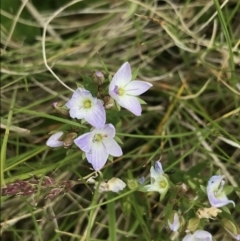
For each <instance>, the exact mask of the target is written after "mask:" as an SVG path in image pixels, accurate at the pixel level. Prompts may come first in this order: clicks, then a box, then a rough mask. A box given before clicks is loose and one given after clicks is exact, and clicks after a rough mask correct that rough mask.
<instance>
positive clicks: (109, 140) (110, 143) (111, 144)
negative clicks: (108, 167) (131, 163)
mask: <svg viewBox="0 0 240 241" xmlns="http://www.w3.org/2000/svg"><path fill="white" fill-rule="evenodd" d="M115 134H116V131H115V128H114V126H113V125H112V124H106V125H104V126H103V127H102V128H95V129H93V130H92V131H91V132H88V133H86V134H83V135H82V136H79V137H78V138H76V139H75V140H74V143H75V144H76V145H77V146H78V147H79V148H80V149H81V150H82V151H84V152H85V154H86V157H87V160H88V162H89V163H91V164H92V166H93V168H94V169H95V170H99V169H101V168H102V167H103V166H104V165H105V163H106V161H107V159H108V156H109V155H112V156H115V157H119V156H121V155H122V149H121V147H120V146H119V145H118V143H117V142H116V141H115V140H114V139H113V138H114V136H115Z"/></svg>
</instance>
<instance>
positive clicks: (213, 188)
mask: <svg viewBox="0 0 240 241" xmlns="http://www.w3.org/2000/svg"><path fill="white" fill-rule="evenodd" d="M224 184H225V181H224V179H223V176H221V175H219V176H212V177H211V178H210V180H209V181H208V185H207V195H208V200H209V202H210V204H211V205H212V207H215V208H218V207H222V206H225V205H227V204H228V203H232V204H233V205H234V206H235V203H234V201H232V200H229V199H228V198H227V196H226V194H225V192H224V190H223V186H224Z"/></svg>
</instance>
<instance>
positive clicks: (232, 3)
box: [1, 0, 240, 241]
mask: <svg viewBox="0 0 240 241" xmlns="http://www.w3.org/2000/svg"><path fill="white" fill-rule="evenodd" d="M239 23H240V1H239V0H226V1H218V0H214V1H212V0H185V1H184V0H182V1H180V0H179V1H178V0H169V1H160V0H159V1H157V0H143V1H142V0H89V1H87V0H85V1H84V0H83V1H80V0H75V1H70V0H42V1H39V0H32V1H30V0H21V1H20V0H1V185H4V184H10V183H12V182H14V181H17V180H26V179H28V178H30V177H31V176H32V175H35V176H37V177H38V178H40V179H41V178H43V177H44V176H49V177H51V178H53V179H54V180H57V181H59V182H60V181H67V180H77V179H79V178H80V179H81V178H82V177H85V176H87V175H88V174H89V173H90V172H91V170H90V169H89V167H90V165H89V164H88V163H87V161H86V160H82V158H81V153H78V152H72V151H71V150H62V149H60V150H55V151H54V150H50V149H49V148H47V147H46V146H45V142H46V140H47V138H48V137H49V135H48V133H49V132H50V131H52V130H56V129H59V128H61V129H69V128H70V127H69V122H68V121H67V120H66V119H62V117H61V115H59V114H57V113H56V111H55V110H54V109H53V107H52V103H53V102H56V101H59V100H62V101H66V100H68V98H69V97H70V96H71V92H70V91H69V90H68V89H67V88H65V87H64V86H63V85H62V84H61V83H60V82H59V81H58V79H57V78H59V79H60V80H62V81H63V82H64V83H65V84H66V85H67V86H70V87H71V88H73V89H75V88H76V84H77V83H81V81H82V76H84V75H88V76H91V74H92V72H93V71H95V70H102V71H104V69H103V66H102V63H101V61H103V62H104V63H105V65H106V66H107V68H108V71H109V72H110V73H111V74H114V73H115V72H116V71H117V69H118V68H119V67H120V66H121V65H122V64H123V63H124V62H125V61H129V62H130V64H131V66H132V69H137V68H139V74H138V79H141V80H144V81H149V82H151V83H152V84H153V85H154V86H153V87H152V88H151V90H150V91H148V92H147V93H145V95H144V96H143V99H144V100H145V101H146V102H147V105H145V106H144V107H143V108H144V112H143V115H142V116H141V117H139V118H136V117H133V116H132V115H131V114H128V113H127V112H126V113H125V112H123V113H124V115H123V116H122V119H121V122H119V123H118V136H119V137H120V138H121V139H122V141H123V143H124V145H123V146H122V147H123V151H124V155H123V157H121V158H119V159H116V160H114V162H113V163H112V162H108V165H107V167H106V168H104V170H103V173H104V177H106V178H107V177H111V176H113V175H114V176H118V177H120V178H122V179H123V180H125V181H126V180H127V179H128V178H132V177H135V178H138V177H141V176H145V177H147V176H149V168H150V165H151V164H150V162H153V161H155V160H157V159H159V157H161V162H162V164H163V166H164V170H166V171H169V170H171V169H174V170H175V172H174V173H173V174H172V175H171V180H172V182H173V183H175V184H176V183H180V182H184V183H186V184H187V185H188V186H189V187H190V188H191V189H192V190H194V191H195V194H194V193H192V194H191V193H190V194H189V195H188V196H186V200H188V198H191V197H192V198H193V197H194V196H195V195H196V193H198V191H199V185H200V184H201V185H203V186H206V184H207V181H208V179H209V178H210V177H211V176H212V175H214V174H215V173H216V171H218V170H220V172H221V173H222V174H224V175H225V177H226V180H227V182H228V183H229V185H232V186H234V187H235V191H234V192H232V193H231V198H230V199H232V200H234V201H235V202H236V208H235V209H233V210H231V211H232V218H233V219H234V220H235V222H236V223H238V224H239V223H240V215H239V214H240V206H239V204H240V202H239V195H240V194H239V183H240V182H239V173H240V165H239V163H240V114H239V112H240V51H239V49H240V48H239V44H240V24H239ZM43 55H44V56H46V61H45V62H44V58H43ZM48 68H49V69H50V70H51V71H53V73H54V74H55V76H54V74H53V73H51V72H50V71H49V70H48ZM71 128H73V127H71ZM41 180H42V179H41ZM46 194H47V191H46V192H45V193H44V192H38V193H37V195H35V196H34V197H32V196H31V197H23V196H19V197H10V196H4V197H2V198H1V208H2V210H1V232H2V240H3V241H5V240H24V241H25V240H26V241H27V240H44V241H45V240H62V241H63V240H71V241H73V240H111V241H114V240H119V241H121V240H155V241H158V240H159V241H160V240H166V241H167V240H170V234H171V233H170V232H169V230H168V229H166V224H165V221H166V220H165V217H166V210H168V211H169V209H167V207H168V204H169V203H171V201H170V202H169V201H168V199H165V200H163V201H162V202H161V203H160V202H159V197H158V196H157V195H152V196H147V195H145V194H142V193H137V192H136V193H131V192H130V193H127V194H121V195H112V194H109V195H100V196H98V195H96V194H95V195H93V193H92V190H91V189H90V187H88V186H86V185H76V186H75V187H74V188H73V189H72V190H70V191H69V192H67V193H66V194H65V195H64V196H63V195H59V196H58V197H56V198H55V199H53V200H51V201H50V200H46V199H45V196H46ZM116 197H117V198H116ZM173 199H174V197H173V198H170V199H169V200H173ZM104 201H106V203H104ZM203 202H206V204H207V199H203ZM187 204H188V202H187V201H186V205H187ZM92 206H93V208H90V209H87V208H88V207H92ZM193 213H194V210H192V211H190V213H189V217H191V215H193ZM55 216H56V218H53V217H55ZM207 228H208V231H210V232H211V233H212V234H213V235H214V237H215V240H224V241H225V240H226V241H228V240H230V238H229V237H228V236H224V235H225V234H224V233H223V229H222V228H221V227H220V226H219V224H218V222H216V221H214V220H212V221H211V222H210V224H209V226H208V227H207ZM183 236H184V230H183V232H182V233H180V235H179V238H178V237H176V239H175V240H181V239H180V237H183ZM114 237H115V238H114Z"/></svg>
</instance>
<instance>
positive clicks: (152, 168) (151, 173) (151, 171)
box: [150, 167, 159, 180]
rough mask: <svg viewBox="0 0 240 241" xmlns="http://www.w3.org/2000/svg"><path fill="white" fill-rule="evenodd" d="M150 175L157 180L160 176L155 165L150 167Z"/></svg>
mask: <svg viewBox="0 0 240 241" xmlns="http://www.w3.org/2000/svg"><path fill="white" fill-rule="evenodd" d="M150 177H151V179H154V180H156V179H157V178H158V177H159V174H158V173H157V172H156V170H155V168H154V167H151V168H150Z"/></svg>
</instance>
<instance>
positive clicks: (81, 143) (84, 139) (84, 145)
mask: <svg viewBox="0 0 240 241" xmlns="http://www.w3.org/2000/svg"><path fill="white" fill-rule="evenodd" d="M92 136H93V135H92V133H91V132H90V133H86V134H83V135H81V136H79V137H78V138H76V139H75V140H74V143H75V144H76V145H77V146H78V147H79V148H80V149H81V150H82V151H84V152H89V151H90V150H91V140H92Z"/></svg>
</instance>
